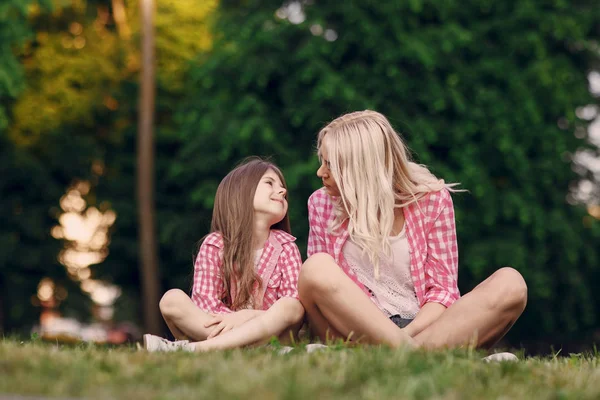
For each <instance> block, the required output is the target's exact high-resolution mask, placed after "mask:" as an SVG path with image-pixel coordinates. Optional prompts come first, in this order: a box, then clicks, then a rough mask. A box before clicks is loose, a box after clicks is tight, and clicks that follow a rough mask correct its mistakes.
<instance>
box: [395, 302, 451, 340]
mask: <svg viewBox="0 0 600 400" xmlns="http://www.w3.org/2000/svg"><path fill="white" fill-rule="evenodd" d="M444 311H446V307H445V306H443V305H442V304H440V303H427V304H425V305H424V306H423V307H421V310H420V311H419V312H418V314H417V316H416V317H415V319H414V321H412V322H411V323H410V324H408V325H407V326H406V328H404V331H405V332H406V333H408V334H409V335H410V337H415V336H416V335H417V334H419V333H421V331H423V330H424V329H425V328H427V327H428V326H429V325H431V324H432V323H433V322H435V320H437V319H438V318H439V317H440V315H442V313H443V312H444Z"/></svg>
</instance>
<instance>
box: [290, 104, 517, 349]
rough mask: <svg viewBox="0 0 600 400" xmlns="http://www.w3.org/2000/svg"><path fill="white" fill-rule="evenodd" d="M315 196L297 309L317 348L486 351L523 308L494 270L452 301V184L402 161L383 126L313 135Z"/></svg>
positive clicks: (509, 277)
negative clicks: (327, 343) (355, 345)
mask: <svg viewBox="0 0 600 400" xmlns="http://www.w3.org/2000/svg"><path fill="white" fill-rule="evenodd" d="M317 146H318V155H319V159H320V161H321V166H320V167H319V169H318V171H317V176H318V177H319V178H321V179H322V181H323V188H321V189H319V190H317V191H316V192H314V193H313V194H312V195H311V197H310V199H309V201H308V211H309V223H310V233H309V239H308V256H309V258H308V259H307V260H306V262H305V263H304V265H303V266H302V269H301V271H300V277H299V287H298V290H299V295H300V301H301V302H302V304H303V305H304V308H305V309H306V313H307V316H308V320H309V323H310V326H311V329H312V330H313V332H314V333H315V334H316V335H318V336H319V337H320V338H321V339H322V340H327V339H331V338H345V339H347V338H350V340H358V341H360V342H362V343H365V342H366V343H382V344H387V345H389V346H392V347H397V346H399V345H402V344H409V345H416V346H423V347H428V348H438V347H453V346H461V345H465V344H475V345H476V346H478V347H490V346H492V345H493V344H494V343H496V342H497V341H498V340H499V339H500V338H501V337H502V336H503V335H504V334H505V333H506V332H507V331H508V330H509V329H510V327H511V326H512V325H513V324H514V322H515V321H516V320H517V318H518V317H519V316H520V315H521V313H522V312H523V310H524V308H525V305H526V302H527V286H526V284H525V281H524V280H523V278H522V276H521V274H520V273H519V272H517V271H516V270H514V269H512V268H502V269H500V270H498V271H496V272H495V273H494V274H493V275H491V276H490V277H489V278H488V279H486V280H485V281H483V282H482V283H481V284H479V285H478V286H477V287H476V288H475V289H473V290H472V291H471V292H470V293H468V294H466V295H464V296H463V297H460V295H459V291H458V287H457V279H458V248H457V244H456V231H455V225H454V208H453V204H452V198H451V196H450V192H451V191H452V190H453V189H452V188H453V187H454V185H452V184H446V183H444V181H443V180H441V179H438V178H436V177H435V176H434V175H433V174H432V173H431V172H430V171H429V170H428V169H427V168H426V167H425V166H422V165H418V164H415V163H414V162H412V161H411V159H410V156H409V154H408V151H407V149H406V146H405V145H404V143H403V142H402V140H401V138H400V137H399V135H398V134H397V133H396V132H395V131H394V129H393V128H392V126H391V125H390V123H389V122H388V120H387V119H386V117H385V116H383V115H382V114H380V113H377V112H375V111H368V110H367V111H359V112H353V113H350V114H346V115H343V116H341V117H339V118H337V119H335V120H334V121H332V122H331V123H330V124H328V125H327V126H325V127H324V128H323V129H322V130H321V131H320V132H319V135H318V144H317Z"/></svg>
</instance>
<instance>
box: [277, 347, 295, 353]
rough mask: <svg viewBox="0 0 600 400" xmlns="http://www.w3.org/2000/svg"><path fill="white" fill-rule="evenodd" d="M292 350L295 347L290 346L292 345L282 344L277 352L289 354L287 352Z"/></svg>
mask: <svg viewBox="0 0 600 400" xmlns="http://www.w3.org/2000/svg"><path fill="white" fill-rule="evenodd" d="M292 350H294V348H293V347H290V346H281V347H280V348H279V350H278V351H277V354H287V353H289V352H290V351H292Z"/></svg>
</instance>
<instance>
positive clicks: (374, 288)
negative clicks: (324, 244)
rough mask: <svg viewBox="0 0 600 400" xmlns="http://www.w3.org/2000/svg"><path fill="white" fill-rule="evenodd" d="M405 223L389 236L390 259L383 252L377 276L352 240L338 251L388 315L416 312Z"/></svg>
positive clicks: (408, 314)
mask: <svg viewBox="0 0 600 400" xmlns="http://www.w3.org/2000/svg"><path fill="white" fill-rule="evenodd" d="M405 227H406V224H404V227H403V228H402V231H401V232H400V233H399V234H398V236H390V237H389V241H390V247H391V250H392V257H391V259H390V258H389V257H387V256H385V255H384V254H383V253H382V254H381V256H380V261H379V279H378V280H375V270H374V267H373V264H372V263H371V261H370V260H369V257H368V256H367V254H362V250H361V249H360V247H358V245H357V244H356V243H354V242H353V241H352V239H350V238H349V239H348V240H347V241H346V243H345V244H344V248H343V249H342V253H343V255H344V258H345V259H346V262H347V263H348V265H349V266H350V268H352V271H354V273H355V274H356V276H357V277H358V280H359V281H360V282H361V283H362V284H363V285H365V286H366V287H367V288H368V289H369V290H370V291H371V292H372V293H373V296H374V302H375V304H377V306H378V307H379V308H380V309H381V311H383V312H384V313H385V314H386V315H387V316H388V317H390V316H392V315H400V316H401V317H402V318H408V319H413V318H415V316H416V315H417V313H418V312H419V309H420V307H419V301H418V300H417V295H416V293H415V286H414V283H413V280H412V276H411V273H410V253H409V251H408V239H407V238H406V231H405Z"/></svg>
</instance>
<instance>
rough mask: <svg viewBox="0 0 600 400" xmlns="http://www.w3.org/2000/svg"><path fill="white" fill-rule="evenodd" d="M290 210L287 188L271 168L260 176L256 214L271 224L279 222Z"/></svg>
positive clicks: (256, 195)
mask: <svg viewBox="0 0 600 400" xmlns="http://www.w3.org/2000/svg"><path fill="white" fill-rule="evenodd" d="M287 210H288V203H287V190H286V189H285V187H284V186H283V183H282V182H281V180H280V179H279V176H277V174H276V173H275V171H273V170H271V169H269V170H267V172H265V174H264V175H263V176H262V178H260V181H259V182H258V186H256V193H255V194H254V214H255V216H256V217H257V219H258V218H260V219H265V218H266V220H267V222H268V224H269V225H273V224H276V223H278V222H279V221H281V220H282V219H283V217H285V214H286V213H287Z"/></svg>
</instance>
